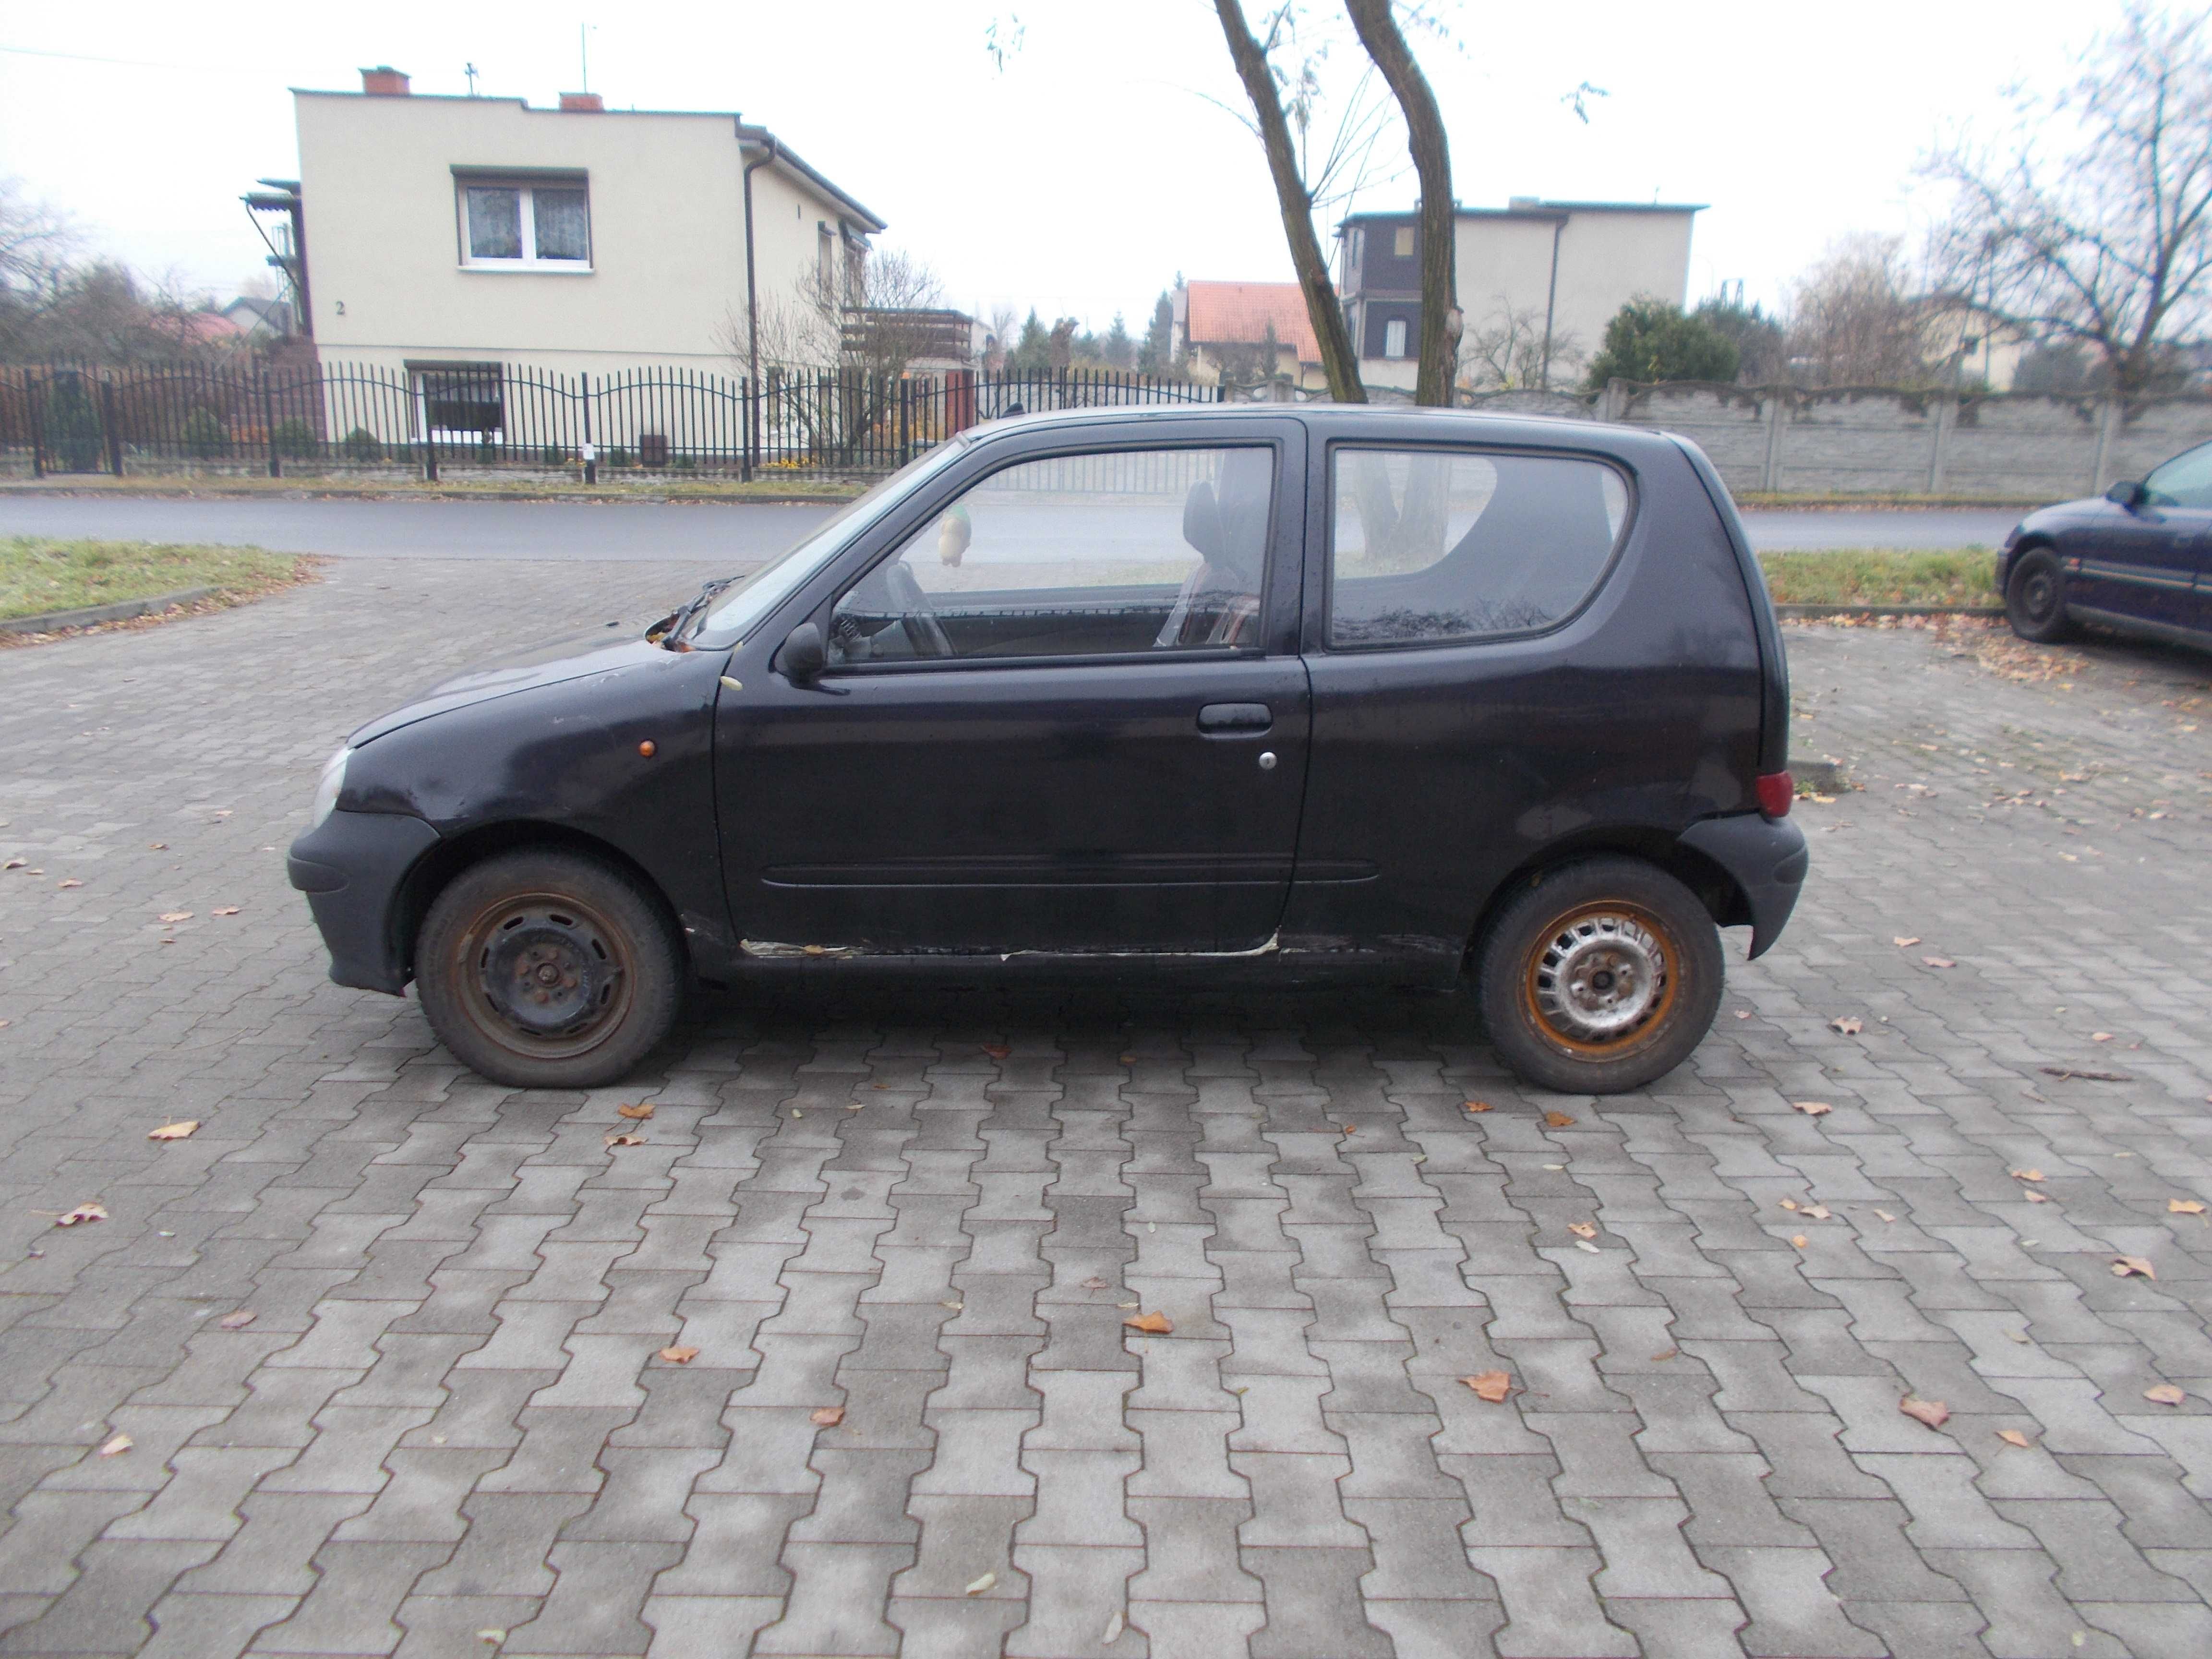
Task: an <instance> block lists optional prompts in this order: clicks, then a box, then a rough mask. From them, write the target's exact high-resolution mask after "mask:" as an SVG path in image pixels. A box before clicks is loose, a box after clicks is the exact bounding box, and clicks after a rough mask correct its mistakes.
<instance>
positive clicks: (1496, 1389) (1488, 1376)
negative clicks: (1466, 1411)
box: [1460, 1371, 1513, 1406]
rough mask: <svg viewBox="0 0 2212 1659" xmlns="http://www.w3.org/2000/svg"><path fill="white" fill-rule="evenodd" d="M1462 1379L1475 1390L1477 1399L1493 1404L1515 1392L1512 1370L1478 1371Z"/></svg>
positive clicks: (1461, 1379)
mask: <svg viewBox="0 0 2212 1659" xmlns="http://www.w3.org/2000/svg"><path fill="white" fill-rule="evenodd" d="M1460 1381H1461V1382H1462V1383H1466V1384H1467V1386H1468V1388H1470V1389H1474V1397H1475V1398H1476V1399H1478V1400H1487V1401H1489V1402H1490V1403H1491V1404H1492V1405H1493V1406H1495V1405H1497V1404H1498V1403H1499V1402H1500V1401H1503V1400H1504V1398H1505V1396H1506V1395H1509V1394H1510V1393H1512V1392H1513V1375H1512V1373H1511V1372H1510V1371H1477V1372H1476V1373H1475V1374H1474V1376H1462V1378H1460Z"/></svg>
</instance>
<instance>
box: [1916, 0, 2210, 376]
mask: <svg viewBox="0 0 2212 1659" xmlns="http://www.w3.org/2000/svg"><path fill="white" fill-rule="evenodd" d="M2207 21H2208V20H2207V18H2206V16H2205V15H2202V14H2200V15H2196V16H2193V17H2192V16H2181V17H2171V16H2167V15H2162V14H2161V13H2160V12H2158V11H2156V10H2154V9H2153V8H2152V7H2151V6H2149V5H2148V4H2147V3H2145V0H2130V4H2129V5H2128V7H2127V9H2126V11H2125V13H2124V15H2123V17H2122V20H2121V22H2120V25H2119V27H2118V29H2116V30H2115V31H2114V32H2113V33H2111V34H2109V35H2106V36H2105V37H2104V38H2103V39H2101V40H2099V41H2097V42H2096V44H2095V45H2094V46H2093V47H2092V48H2091V49H2090V51H2089V52H2088V53H2087V55H2086V56H2085V58H2084V59H2083V61H2082V64H2081V74H2080V75H2079V76H2078V77H2077V78H2076V79H2075V82H2074V83H2073V84H2072V85H2071V86H2069V87H2068V88H2065V89H2064V90H2063V91H2062V92H2060V93H2058V94H2057V95H2055V96H2053V97H2050V98H2048V99H2042V98H2038V97H2036V96H2034V95H2033V94H2030V93H2027V92H2026V91H2021V92H2018V93H2016V94H2015V104H2016V114H2017V118H2018V122H2017V126H2016V128H2015V131H2013V132H2012V133H2011V134H2009V135H2008V137H2005V138H2004V139H2003V140H2002V141H2000V142H1998V143H1994V144H1990V145H1984V144H1978V143H1974V142H1972V140H1971V138H1970V137H1966V136H1965V135H1961V136H1960V137H1958V138H1956V139H1954V141H1952V142H1950V143H1946V144H1944V145H1943V146H1942V147H1941V148H1939V149H1936V151H1935V152H1934V153H1933V154H1932V155H1929V157H1928V158H1927V160H1926V161H1925V162H1924V163H1923V172H1924V173H1926V174H1927V175H1928V176H1929V177H1931V178H1933V179H1936V180H1937V181H1938V182H1939V183H1942V184H1944V185H1949V186H1951V187H1952V189H1953V191H1954V199H1953V203H1952V209H1951V214H1950V216H1949V218H1948V221H1947V222H1945V223H1944V224H1943V226H1942V228H1941V229H1940V230H1939V231H1938V233H1937V235H1936V240H1935V243H1934V254H1935V258H1936V265H1937V269H1938V270H1939V271H1940V272H1941V275H1942V282H1943V284H1944V286H1945V287H1946V288H1947V289H1949V290H1950V291H1952V292H1953V293H1954V294H1956V295H1959V296H1960V297H1961V298H1963V299H1966V300H1970V301H1975V302H1977V303H1978V304H1981V305H1983V306H1984V307H1987V309H1988V310H1989V311H1990V313H1991V314H1993V315H1994V316H1996V317H1997V318H1998V319H2001V320H2002V321H2003V322H2005V323H2007V324H2008V325H2011V326H2012V327H2014V328H2015V329H2017V330H2020V331H2021V332H2023V333H2025V334H2027V335H2029V336H2031V337H2037V338H2057V339H2061V340H2077V341H2080V342H2081V343H2084V344H2085V345H2087V346H2088V347H2090V348H2091V349H2093V350H2094V351H2095V352H2096V353H2098V354H2099V355H2100V356H2101V358H2102V359H2103V361H2104V363H2105V365H2106V368H2107V369H2108V371H2109V373H2110V374H2111V377H2112V384H2113V385H2114V386H2116V387H2117V388H2118V390H2119V391H2120V392H2121V393H2122V394H2123V395H2128V396H2136V395H2140V394H2141V393H2142V392H2145V391H2146V390H2148V389H2149V388H2150V387H2151V386H2153V385H2154V383H2155V382H2156V381H2157V380H2159V379H2160V375H2161V374H2163V373H2165V372H2166V370H2167V369H2168V368H2169V360H2170V358H2171V357H2172V353H2173V349H2174V348H2175V346H2177V345H2178V344H2179V343H2182V342H2184V341H2185V340H2188V339H2189V338H2191V337H2199V336H2201V335H2202V333H2203V331H2204V329H2205V327H2206V325H2207V322H2208V319H2212V274H2208V273H2212V41H2208V39H2207V27H2206V26H2207Z"/></svg>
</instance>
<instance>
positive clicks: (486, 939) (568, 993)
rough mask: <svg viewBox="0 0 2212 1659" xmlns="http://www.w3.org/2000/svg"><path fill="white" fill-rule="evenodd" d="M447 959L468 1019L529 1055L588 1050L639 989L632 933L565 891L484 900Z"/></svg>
mask: <svg viewBox="0 0 2212 1659" xmlns="http://www.w3.org/2000/svg"><path fill="white" fill-rule="evenodd" d="M450 965H451V967H452V969H453V984H454V986H455V987H456V988H457V989H458V991H459V1000H460V1003H461V1006H462V1008H463V1010H464V1011H465V1013H466V1014H467V1016H468V1018H469V1023H470V1024H471V1025H473V1026H475V1027H476V1028H477V1030H478V1031H479V1032H481V1033H482V1034H483V1036H486V1037H488V1038H489V1039H490V1040H491V1041H492V1042H496V1043H497V1044H499V1046H500V1047H501V1048H505V1049H506V1050H507V1052H508V1053H510V1054H517V1055H520V1056H523V1057H525V1058H527V1059H532V1060H567V1059H572V1058H574V1056H576V1055H578V1054H588V1053H589V1052H590V1051H591V1050H592V1049H593V1048H598V1047H599V1045H600V1044H601V1043H602V1042H605V1041H606V1040H607V1039H608V1038H609V1037H610V1036H613V1034H614V1033H615V1032H616V1031H617V1030H620V1029H621V1027H622V1024H623V1019H624V1018H625V1017H626V1016H627V1015H628V1013H629V1008H630V1005H631V1003H632V1001H633V1000H635V987H636V979H637V975H636V972H635V961H634V960H633V957H632V953H631V950H630V945H629V939H628V938H627V937H626V936H625V935H624V933H623V931H622V929H620V928H619V927H615V926H614V925H613V924H612V923H611V921H609V920H608V918H607V917H606V916H605V915H604V914H603V913H602V912H600V911H599V910H598V909H597V908H594V907H592V905H589V904H586V903H583V902H580V901H579V900H578V899H576V898H575V897H574V896H573V895H571V894H567V893H520V894H508V895H507V896H503V897H501V898H499V899H496V900H494V901H493V902H491V903H489V904H487V905H485V906H484V907H483V908H482V909H481V910H479V911H478V912H477V914H476V915H475V916H474V917H473V918H471V921H470V922H469V925H468V926H467V927H465V928H463V929H462V930H461V932H460V934H459V939H458V941H457V943H456V945H455V946H454V949H453V959H452V962H451V964H450Z"/></svg>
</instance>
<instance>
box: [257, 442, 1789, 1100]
mask: <svg viewBox="0 0 2212 1659" xmlns="http://www.w3.org/2000/svg"><path fill="white" fill-rule="evenodd" d="M1788 730H1789V691H1788V682H1787V677H1786V672H1785V668H1784V658H1783V648H1782V643H1781V639H1780V635H1779V633H1778V629H1777V628H1776V626H1775V620H1774V613H1773V610H1772V607H1771V605H1770V604H1769V602H1768V599H1767V595H1766V591H1765V585H1764V583H1763V581H1762V580H1761V578H1760V575H1759V568H1758V566H1757V564H1756V563H1755V562H1753V558H1752V556H1751V553H1750V550H1749V548H1748V546H1747V544H1746V542H1745V539H1744V536H1743V532H1742V528H1741V525H1740V524H1739V523H1738V522H1737V520H1736V516H1735V509H1734V507H1733V506H1732V505H1731V503H1730V501H1729V497H1728V494H1727V492H1726V490H1725V489H1723V487H1722V484H1721V482H1720V480H1719V478H1718V477H1717V476H1716V474H1715V473H1714V471H1713V469H1712V468H1711V465H1709V464H1708V463H1707V461H1706V460H1705V457H1704V456H1703V455H1702V454H1701V453H1699V451H1698V450H1697V449H1696V448H1695V447H1694V446H1692V445H1690V444H1687V443H1686V442H1683V441H1680V440H1677V439H1674V438H1672V437H1668V436H1667V435H1663V434H1659V433H1654V432H1649V431H1638V430H1630V429H1625V428H1613V427H1604V426H1597V425H1592V424H1589V423H1584V422H1548V421H1537V420H1516V419H1508V418H1498V417H1492V416H1480V415H1474V414H1462V413H1453V412H1448V411H1441V410H1407V409H1397V410H1384V409H1375V408H1344V407H1337V406H1326V407H1322V406H1314V407H1283V406H1276V405H1246V406H1242V407H1231V408H1213V409H1207V410H1192V409H1175V408H1157V409H1149V410H1090V411H1080V412H1067V413H1063V414H1059V415H1053V416H1037V417H1033V418H1030V419H1028V420H1020V421H1010V422H998V423H994V424H992V425H990V426H987V427H983V428H977V429H975V430H974V431H971V432H969V433H968V434H966V435H963V436H960V437H958V438H956V439H953V440H951V441H948V442H945V443H944V444H942V445H940V446H939V447H936V448H935V449H933V450H932V451H931V452H930V453H928V454H927V455H926V456H925V457H923V458H922V459H920V460H917V461H915V463H914V464H913V465H910V466H908V467H907V468H906V469H905V470H904V471H902V472H900V473H898V474H897V475H896V476H895V477H891V478H890V479H888V480H886V481H885V482H884V483H881V484H879V485H878V486H877V487H876V488H875V489H872V491H870V492H869V493H868V494H867V495H864V496H862V497H861V498H860V500H858V501H855V502H854V503H853V504H852V505H851V506H850V507H848V508H846V509H845V510H844V511H843V512H842V513H841V514H839V515H838V516H837V517H836V518H835V519H833V520H831V521H829V523H827V524H825V525H824V526H822V527H821V528H820V529H819V530H817V531H816V532H814V533H813V534H811V535H810V536H808V537H807V538H805V540H803V541H801V542H800V543H799V544H798V545H797V546H795V547H793V548H792V549H791V550H789V551H788V552H787V553H785V554H783V555H782V556H780V557H778V558H776V559H775V560H774V561H772V562H769V564H768V565H767V566H765V567H764V568H761V569H759V570H757V571H755V572H754V573H753V574H750V576H747V577H744V578H743V579H732V580H728V581H723V582H715V583H710V584H709V585H708V587H707V588H706V589H705V590H704V591H703V592H701V593H700V594H699V595H698V596H697V597H696V599H693V600H691V601H690V603H689V604H687V605H684V607H683V608H682V609H681V610H679V611H676V612H675V613H674V614H673V615H671V616H670V617H665V618H664V619H662V620H661V621H660V622H659V623H655V624H654V625H653V627H652V628H650V629H647V630H646V631H645V632H644V633H643V634H642V635H641V636H637V637H630V638H624V639H620V640H613V641H610V640H607V639H605V638H604V637H602V638H600V639H599V640H594V641H583V642H580V643H574V644H569V645H566V646H562V647H554V648H552V649H550V650H547V651H544V652H541V653H537V654H535V655H534V656H532V658H530V659H526V660H524V661H521V662H519V663H513V664H508V665H502V666H500V667H496V668H491V669H488V670H486V671H483V672H479V673H475V674H471V675H465V676H464V677H462V678H459V679H456V680H453V681H450V682H448V683H447V684H444V685H442V686H440V687H438V688H437V689H436V690H433V691H431V692H430V693H428V695H426V696H424V697H422V699H421V700H420V701H419V702H413V703H410V704H409V705H407V706H406V707H405V708H401V709H398V711H396V712H394V713H392V714H387V715H386V716H385V717H384V718H382V719H381V720H373V721H371V722H370V723H369V724H368V725H367V726H362V728H361V729H360V730H359V731H357V732H355V733H354V734H353V735H352V737H351V738H349V739H348V740H347V742H346V744H345V746H344V747H343V749H341V750H339V751H338V752H337V754H336V755H335V756H333V757H331V762H330V763H329V765H328V767H327V768H326V769H325V772H324V775H323V780H322V786H321V788H320V790H319V795H318V799H317V802H316V805H315V810H314V814H313V824H312V827H311V828H310V829H308V830H307V833H306V834H304V835H303V836H301V837H300V839H299V840H298V841H297V842H295V843H294V844H293V847H292V849H291V864H290V869H291V876H292V881H293V884H294V885H295V886H296V887H298V888H300V889H301V890H304V891H305V892H307V895H308V897H309V902H310V903H311V904H312V906H313V909H314V914H315V919H316V921H317V922H318V923H319V926H320V927H321V929H322V933H323V938H324V939H325V942H326V943H327V944H328V945H329V947H330V951H331V977H332V978H333V979H335V980H337V981H338V982H339V983H340V984H342V985H350V986H358V987H364V988H368V989H373V990H378V991H386V992H392V993H395V994H396V993H399V992H401V991H403V990H404V987H405V986H406V984H407V982H408V981H409V980H410V978H411V979H413V980H414V981H416V985H417V987H419V991H420V994H421V997H422V1006H423V1008H424V1011H425V1012H426V1013H427V1014H428V1017H429V1019H430V1022H431V1024H432V1025H433V1026H434V1027H435V1030H436V1031H437V1033H438V1035H439V1036H441V1038H442V1039H443V1040H444V1041H445V1042H446V1043H447V1046H448V1047H449V1048H451V1049H452V1050H453V1053H454V1054H456V1055H458V1056H459V1058H460V1059H461V1060H463V1061H465V1063H466V1064H468V1065H469V1066H472V1067H474V1068H475V1069H476V1070H477V1072H479V1073H483V1075H484V1076H486V1077H489V1078H491V1079H495V1080H497V1081H500V1082H502V1083H507V1084H513V1085H545V1086H560V1087H578V1086H584V1085H595V1084H599V1083H605V1082H610V1081H612V1080H613V1079H617V1078H618V1077H620V1076H622V1075H623V1073H625V1072H626V1071H628V1070H629V1069H630V1068H631V1067H633V1066H635V1065H636V1064H637V1063H638V1062H639V1061H640V1060H641V1059H642V1058H643V1057H644V1056H645V1054H647V1051H648V1050H649V1049H650V1048H653V1046H654V1044H655V1043H657V1042H659V1040H660V1039H661V1038H662V1037H663V1036H665V1034H666V1032H667V1031H668V1030H669V1028H670V1025H671V1021H672V1020H673V1019H674V1018H675V1017H676V1013H677V1010H678V1003H679V1000H680V999H681V996H682V994H683V992H684V988H685V986H686V984H687V981H705V982H708V983H716V984H721V985H726V986H738V987H742V986H744V985H745V984H746V983H748V982H751V983H756V984H757V983H759V982H762V981H769V980H771V979H773V978H775V977H778V976H786V975H801V976H806V975H811V976H817V977H820V978H827V979H836V978H841V977H843V978H850V977H854V976H858V975H866V974H904V975H915V976H924V975H935V976H948V975H949V976H951V978H953V979H954V980H956V981H966V982H974V981H977V980H979V979H981V978H984V977H987V976H989V977H997V976H1001V975H1006V976H1011V975H1024V974H1031V975H1035V974H1047V975H1060V976H1066V975H1110V976H1116V977H1126V976H1130V975H1139V974H1143V975H1155V976H1164V977H1167V978H1170V979H1173V978H1176V977H1177V976H1180V977H1181V978H1182V979H1184V980H1186V981H1197V982H1202V983H1205V984H1207V985H1210V986H1220V985H1228V984H1232V983H1234V984H1245V985H1261V984H1273V985H1279V986H1280V985H1318V984H1324V983H1328V982H1335V981H1370V982H1372V981H1382V982H1385V983H1393V984H1399V985H1405V986H1414V987H1434V988H1437V989H1449V988H1453V987H1457V986H1459V985H1460V984H1461V983H1462V978H1463V976H1464V975H1468V974H1470V973H1471V974H1472V975H1473V977H1474V987H1475V988H1476V992H1477V994H1478V995H1479V998H1480V1009H1481V1012H1482V1015H1483V1018H1484V1021H1485V1024H1486V1027H1487V1029H1488V1031H1489V1033H1490V1036H1491V1037H1492V1041H1493V1042H1495V1044H1496V1045H1497V1048H1498V1051H1499V1053H1500V1054H1502V1056H1503V1057H1504V1060H1506V1062H1507V1063H1508V1064H1509V1065H1510V1066H1512V1067H1513V1068H1514V1069H1515V1070H1516V1071H1517V1072H1518V1073H1521V1074H1522V1075H1523V1076H1524V1077H1527V1078H1528V1079H1532V1080H1533V1081H1534V1082H1536V1083H1538V1084H1540V1085H1544V1086H1546V1087H1548V1088H1552V1089H1556V1090H1559V1091H1571V1092H1581V1093H1602V1092H1610V1091H1618V1090H1622V1089H1628V1088H1633V1087H1636V1086H1638V1085H1642V1084H1644V1083H1647V1082H1649V1081H1650V1080H1651V1079H1654V1078H1656V1077H1658V1076H1660V1075H1661V1074H1662V1073H1665V1072H1666V1071H1668V1070H1669V1069H1670V1068H1671V1067H1673V1066H1675V1065H1677V1064H1678V1063H1679V1062H1680V1060H1682V1059H1683V1058H1684V1057H1685V1056H1686V1055H1687V1054H1689V1053H1690V1051H1691V1049H1692V1048H1694V1047H1695V1046H1696V1044H1697V1042H1699V1039H1700V1038H1701V1037H1703V1036H1704V1035H1705V1032H1706V1030H1708V1029H1709V1027H1710V1025H1711V1022H1712V1018H1713V1016H1714V1012H1715V1011H1716V1008H1717V1004H1718V1000H1719V997H1720V994H1721V987H1722V976H1723V968H1722V957H1721V950H1720V942H1719V938H1718V934H1717V931H1716V929H1717V927H1726V926H1734V925H1738V924H1747V925H1748V926H1749V927H1750V928H1751V930H1752V932H1751V941H1750V953H1751V954H1752V955H1753V956H1757V955H1759V953H1760V952H1761V951H1765V949H1766V948H1767V947H1768V946H1769V945H1771V944H1772V943H1773V942H1774V939H1775V937H1776V935H1777V934H1778V933H1779V932H1780V931H1781V929H1782V927H1783V924H1784V921H1786V920H1787V919H1788V917H1789V915H1790V908H1791V907H1792V906H1793V905H1794V904H1795V902H1796V896H1797V891H1798V887H1799V884H1800V883H1801V882H1802V879H1803V878H1804V874H1805V869H1806V852H1805V842H1804V838H1803V837H1802V835H1800V834H1799V832H1798V831H1797V829H1796V827H1795V826H1794V825H1792V824H1791V823H1789V822H1788V821H1787V819H1786V817H1785V815H1786V814H1787V812H1788V811H1789V809H1790V797H1791V789H1790V777H1789V774H1788V773H1787V771H1786V770H1785V769H1784V768H1785V760H1786V754H1785V746H1786V744H1787V741H1788Z"/></svg>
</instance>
